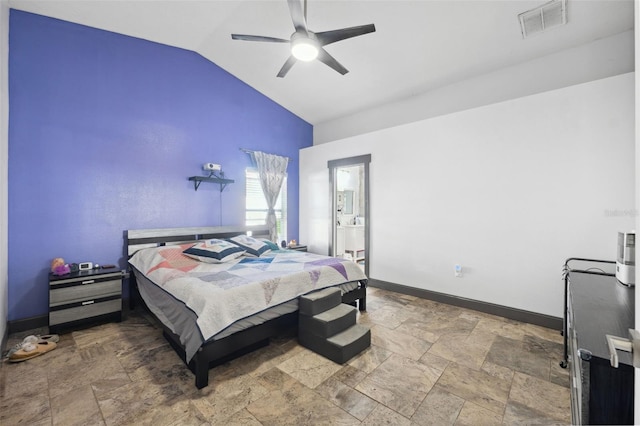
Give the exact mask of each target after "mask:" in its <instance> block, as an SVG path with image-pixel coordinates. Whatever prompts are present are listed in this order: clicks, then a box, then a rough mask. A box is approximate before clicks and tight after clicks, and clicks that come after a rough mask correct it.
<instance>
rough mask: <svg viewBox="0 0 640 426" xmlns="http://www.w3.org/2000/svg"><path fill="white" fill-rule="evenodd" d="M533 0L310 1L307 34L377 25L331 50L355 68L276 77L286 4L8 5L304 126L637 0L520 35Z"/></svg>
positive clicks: (458, 75) (619, 0)
mask: <svg viewBox="0 0 640 426" xmlns="http://www.w3.org/2000/svg"><path fill="white" fill-rule="evenodd" d="M544 3H545V0H542V1H530V0H467V1H462V0H411V1H402V0H341V1H329V0H308V16H307V22H308V27H309V29H311V30H313V31H315V32H319V31H326V30H332V29H338V28H343V27H349V26H355V25H363V24H370V23H373V24H375V26H376V32H375V33H372V34H367V35H364V36H360V37H356V38H352V39H348V40H344V41H340V42H337V43H335V44H331V45H329V46H327V47H326V50H327V51H328V52H329V53H330V54H331V55H333V56H334V57H335V58H336V59H337V60H338V61H339V62H340V63H342V64H343V65H344V66H345V67H346V68H347V69H348V70H349V71H350V72H349V73H347V74H346V75H344V76H342V75H340V74H338V73H337V72H335V71H333V70H332V69H330V68H329V67H327V66H326V65H324V64H322V63H320V62H317V61H314V62H311V63H301V62H299V63H297V64H296V65H294V67H293V68H292V69H291V71H289V73H288V74H287V76H286V77H285V78H277V77H276V74H277V73H278V71H279V70H280V67H281V66H282V64H283V63H284V61H285V60H286V59H287V57H288V56H289V51H288V44H281V43H256V42H246V41H237V40H232V39H231V36H230V34H231V33H240V34H254V35H267V36H273V37H278V38H285V39H288V38H289V36H290V35H291V33H292V32H293V31H294V29H293V25H292V23H291V18H290V15H289V10H288V7H287V2H286V0H257V1H256V0H233V1H232V0H198V1H190V0H170V1H162V0H135V1H124V0H64V1H62V0H44V1H43V0H9V5H10V7H12V8H15V9H20V10H24V11H28V12H33V13H38V14H41V15H46V16H51V17H55V18H59V19H63V20H66V21H71V22H75V23H79V24H84V25H88V26H91V27H96V28H100V29H105V30H109V31H114V32H118V33H122V34H126V35H130V36H134V37H139V38H143V39H146V40H151V41H155V42H159V43H164V44H167V45H171V46H176V47H181V48H184V49H189V50H193V51H195V52H198V53H200V54H201V55H202V56H204V57H205V58H207V59H209V60H211V61H212V62H214V63H215V64H217V65H218V66H220V67H222V68H224V69H225V70H227V71H228V72H229V73H231V74H233V75H235V76H236V77H238V78H239V79H240V80H242V81H244V82H246V83H247V84H249V85H250V86H252V87H253V88H255V89H256V90H258V91H260V92H261V93H263V94H265V95H266V96H268V97H269V98H271V99H273V100H274V101H276V102H277V103H279V104H280V105H282V106H284V107H285V108H287V109H288V110H290V111H292V112H293V113H295V114H296V115H298V116H299V117H301V118H303V119H305V120H306V121H308V122H309V123H311V124H318V123H322V122H325V121H328V120H332V119H335V118H338V117H341V116H345V115H349V114H352V113H355V112H357V111H361V110H365V109H368V108H371V107H374V106H379V105H382V104H384V103H387V102H390V101H397V100H399V99H402V98H405V97H408V96H412V95H416V94H419V93H423V92H426V91H429V90H432V89H434V88H437V87H442V86H445V85H448V84H452V83H455V82H458V81H461V80H464V79H467V78H470V77H473V76H477V75H479V74H483V73H487V72H491V71H494V70H497V69H499V68H502V67H506V66H511V65H515V64H518V63H522V62H525V61H529V60H532V59H534V58H538V57H540V56H544V55H548V54H551V53H555V52H557V51H560V50H563V49H567V48H571V47H574V46H577V45H580V44H583V43H587V42H590V41H593V40H596V39H599V38H603V37H607V36H610V35H614V34H618V33H621V32H624V31H627V30H630V29H632V28H633V0H567V10H568V24H567V25H565V26H562V27H558V28H554V29H552V30H549V31H548V32H546V33H543V34H538V35H535V36H533V37H530V38H528V39H526V40H524V39H523V38H522V34H521V32H520V26H519V22H518V19H517V15H518V14H519V13H521V12H524V11H526V10H529V9H532V8H534V7H537V6H539V5H542V4H544Z"/></svg>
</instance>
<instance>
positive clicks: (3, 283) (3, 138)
mask: <svg viewBox="0 0 640 426" xmlns="http://www.w3.org/2000/svg"><path fill="white" fill-rule="evenodd" d="M8 141H9V5H8V3H7V1H6V0H2V1H0V340H2V336H4V334H5V331H6V330H7V313H8V311H9V308H8V300H9V295H8V292H9V275H8V273H7V269H8V264H9V261H8V253H7V250H8V249H7V247H8V237H7V235H8V219H7V215H8V198H9V195H8V187H7V180H8V167H9V165H8V164H9V162H8V157H9V153H8V150H9V142H8Z"/></svg>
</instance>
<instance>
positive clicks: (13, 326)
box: [7, 314, 49, 334]
mask: <svg viewBox="0 0 640 426" xmlns="http://www.w3.org/2000/svg"><path fill="white" fill-rule="evenodd" d="M40 327H49V314H46V315H40V316H37V317H31V318H24V319H19V320H15V321H9V322H8V323H7V330H8V332H9V334H11V333H20V332H22V331H27V330H33V329H34V328H40Z"/></svg>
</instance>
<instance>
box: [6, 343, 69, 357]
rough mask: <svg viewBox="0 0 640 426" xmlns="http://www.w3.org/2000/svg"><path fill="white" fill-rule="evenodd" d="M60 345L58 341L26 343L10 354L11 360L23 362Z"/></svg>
mask: <svg viewBox="0 0 640 426" xmlns="http://www.w3.org/2000/svg"><path fill="white" fill-rule="evenodd" d="M56 346H58V344H57V343H56V342H46V341H43V342H38V343H25V344H24V345H22V348H21V349H20V350H17V351H15V352H14V353H13V354H11V356H9V362H21V361H26V360H28V359H31V358H35V357H37V356H40V355H42V354H45V353H47V352H49V351H52V350H54V349H55V348H56Z"/></svg>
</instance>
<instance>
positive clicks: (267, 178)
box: [251, 151, 289, 243]
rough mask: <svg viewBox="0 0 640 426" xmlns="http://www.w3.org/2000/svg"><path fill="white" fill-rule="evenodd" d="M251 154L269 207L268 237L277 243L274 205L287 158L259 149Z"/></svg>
mask: <svg viewBox="0 0 640 426" xmlns="http://www.w3.org/2000/svg"><path fill="white" fill-rule="evenodd" d="M251 155H252V157H253V160H254V161H255V163H256V167H257V168H258V173H259V175H260V184H261V185H262V192H264V198H265V199H266V200H267V205H268V207H269V212H268V213H267V226H268V227H269V239H270V240H271V241H273V242H274V243H277V239H278V231H277V229H276V212H275V210H274V207H275V205H276V201H278V195H279V194H280V188H281V187H282V182H283V181H284V178H285V176H286V175H287V164H288V163H289V159H288V158H287V157H280V156H279V155H273V154H265V153H264V152H260V151H254V152H253V153H252V154H251Z"/></svg>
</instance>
